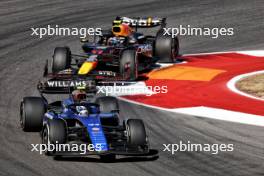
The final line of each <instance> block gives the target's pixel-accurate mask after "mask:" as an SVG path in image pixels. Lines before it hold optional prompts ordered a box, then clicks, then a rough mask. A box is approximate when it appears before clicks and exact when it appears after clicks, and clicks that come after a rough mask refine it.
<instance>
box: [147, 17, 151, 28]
mask: <svg viewBox="0 0 264 176" xmlns="http://www.w3.org/2000/svg"><path fill="white" fill-rule="evenodd" d="M151 22H152V18H150V17H148V20H147V25H148V26H150V25H151Z"/></svg>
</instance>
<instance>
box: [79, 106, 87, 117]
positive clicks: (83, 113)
mask: <svg viewBox="0 0 264 176" xmlns="http://www.w3.org/2000/svg"><path fill="white" fill-rule="evenodd" d="M76 110H77V112H78V114H79V115H80V116H84V117H85V116H88V110H87V108H86V107H85V106H77V107H76Z"/></svg>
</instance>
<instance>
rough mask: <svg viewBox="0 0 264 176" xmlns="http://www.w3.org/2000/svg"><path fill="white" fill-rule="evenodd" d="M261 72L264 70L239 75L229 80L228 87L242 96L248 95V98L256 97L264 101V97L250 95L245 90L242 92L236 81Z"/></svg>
mask: <svg viewBox="0 0 264 176" xmlns="http://www.w3.org/2000/svg"><path fill="white" fill-rule="evenodd" d="M260 73H264V70H261V71H255V72H251V73H246V74H243V75H238V76H236V77H234V78H232V79H231V80H230V81H228V82H227V87H228V88H229V89H230V90H231V91H233V92H235V93H237V94H240V95H242V96H245V97H248V98H253V99H256V100H260V101H264V99H262V98H259V97H255V96H252V95H249V94H247V93H245V92H242V91H240V90H239V89H237V88H236V83H237V82H238V81H239V80H241V79H243V78H246V77H249V76H253V75H256V74H260Z"/></svg>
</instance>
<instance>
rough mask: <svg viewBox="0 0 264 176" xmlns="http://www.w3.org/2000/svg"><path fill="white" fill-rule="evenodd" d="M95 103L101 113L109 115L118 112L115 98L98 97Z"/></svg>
mask: <svg viewBox="0 0 264 176" xmlns="http://www.w3.org/2000/svg"><path fill="white" fill-rule="evenodd" d="M95 103H96V104H98V105H99V106H100V112H101V113H110V112H112V111H118V110H119V104H118V100H117V99H116V98H115V97H110V96H109V97H108V96H107V97H98V98H97V99H96V100H95Z"/></svg>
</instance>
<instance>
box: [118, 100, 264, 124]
mask: <svg viewBox="0 0 264 176" xmlns="http://www.w3.org/2000/svg"><path fill="white" fill-rule="evenodd" d="M118 98H119V99H121V100H123V101H126V102H129V103H132V104H136V105H141V106H145V107H149V108H153V109H158V110H164V111H168V112H173V113H180V114H187V115H191V116H199V117H204V118H210V119H216V120H223V121H228V122H235V123H241V124H247V125H255V126H264V116H260V115H253V114H247V113H242V112H236V111H230V110H225V109H218V108H211V107H205V106H197V107H188V108H174V109H169V108H161V107H158V106H152V105H147V104H144V103H139V102H136V101H132V100H128V99H126V98H123V97H118Z"/></svg>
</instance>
